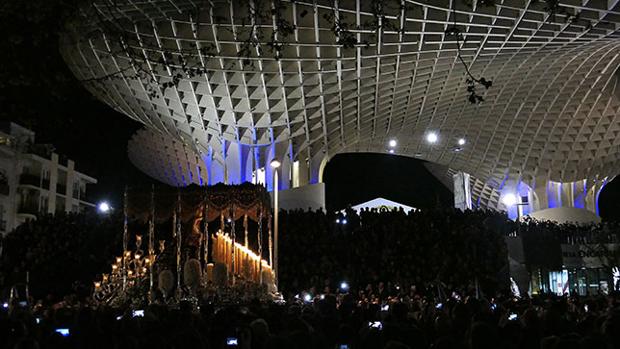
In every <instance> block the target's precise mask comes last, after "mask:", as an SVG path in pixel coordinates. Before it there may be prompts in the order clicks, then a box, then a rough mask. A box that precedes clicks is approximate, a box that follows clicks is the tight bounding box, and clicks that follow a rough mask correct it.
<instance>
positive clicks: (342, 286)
mask: <svg viewBox="0 0 620 349" xmlns="http://www.w3.org/2000/svg"><path fill="white" fill-rule="evenodd" d="M340 289H341V290H343V291H348V290H349V284H348V283H347V282H346V281H343V282H341V283H340Z"/></svg>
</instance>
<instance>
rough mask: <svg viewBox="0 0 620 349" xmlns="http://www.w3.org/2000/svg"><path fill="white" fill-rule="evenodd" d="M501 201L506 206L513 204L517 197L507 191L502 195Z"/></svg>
mask: <svg viewBox="0 0 620 349" xmlns="http://www.w3.org/2000/svg"><path fill="white" fill-rule="evenodd" d="M502 203H503V204H504V205H506V206H514V205H516V204H517V197H516V196H515V194H512V193H508V194H506V195H504V197H502Z"/></svg>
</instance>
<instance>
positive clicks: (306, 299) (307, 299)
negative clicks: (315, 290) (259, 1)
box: [304, 293, 312, 302]
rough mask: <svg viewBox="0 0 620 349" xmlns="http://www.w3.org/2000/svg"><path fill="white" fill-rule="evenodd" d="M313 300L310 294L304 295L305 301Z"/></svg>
mask: <svg viewBox="0 0 620 349" xmlns="http://www.w3.org/2000/svg"><path fill="white" fill-rule="evenodd" d="M311 300H312V296H311V295H310V294H309V293H306V294H305V295H304V301H306V302H310V301H311Z"/></svg>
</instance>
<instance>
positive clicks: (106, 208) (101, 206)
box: [97, 201, 112, 213]
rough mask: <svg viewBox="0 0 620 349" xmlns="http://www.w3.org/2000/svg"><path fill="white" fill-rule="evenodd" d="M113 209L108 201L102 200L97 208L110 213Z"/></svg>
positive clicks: (101, 211)
mask: <svg viewBox="0 0 620 349" xmlns="http://www.w3.org/2000/svg"><path fill="white" fill-rule="evenodd" d="M111 209H112V207H110V204H108V202H107V201H102V202H100V203H99V205H97V210H99V212H100V213H108V212H110V210H111Z"/></svg>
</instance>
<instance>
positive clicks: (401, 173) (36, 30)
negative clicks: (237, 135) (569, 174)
mask: <svg viewBox="0 0 620 349" xmlns="http://www.w3.org/2000/svg"><path fill="white" fill-rule="evenodd" d="M69 2H70V1H54V0H28V1H26V0H15V1H13V0H11V1H0V30H2V33H3V38H5V39H6V40H5V42H4V43H3V44H0V45H2V47H1V49H0V66H1V67H2V68H1V69H0V120H1V121H15V122H18V123H20V124H22V125H24V126H27V127H30V128H32V129H33V130H35V131H36V133H37V141H38V142H41V143H52V144H54V145H55V146H56V149H57V152H59V153H62V154H65V155H68V156H69V158H71V159H74V160H75V161H76V166H77V169H78V170H79V171H82V172H85V173H87V174H89V175H91V176H93V177H95V178H97V179H98V180H99V184H98V185H96V186H95V187H93V188H90V190H91V195H89V196H90V197H91V199H92V200H93V201H98V200H103V199H107V200H110V201H111V202H112V204H113V205H116V206H117V207H118V206H119V205H120V198H121V196H122V191H123V187H124V186H125V185H126V184H128V185H134V184H137V183H139V184H140V185H145V184H148V183H150V182H151V179H150V178H149V177H147V176H145V175H144V174H142V173H141V172H140V171H138V170H137V169H136V168H135V167H134V166H133V165H132V164H131V163H130V162H129V160H128V158H127V141H128V140H129V138H130V137H131V135H132V134H133V133H134V132H135V131H136V130H138V129H140V128H141V127H142V126H141V125H140V124H138V123H137V122H135V121H133V120H131V119H129V118H128V117H126V116H124V115H121V114H119V113H117V112H115V111H114V110H112V109H111V108H109V107H107V106H106V105H104V104H102V103H101V102H99V101H98V100H96V99H95V98H94V97H92V96H91V95H90V94H89V93H88V92H87V91H86V90H85V89H84V88H82V87H81V86H80V84H79V82H78V81H77V80H76V78H75V77H74V76H73V75H72V74H71V73H70V71H69V70H68V68H67V66H66V65H65V63H64V61H63V60H62V58H61V56H60V53H59V47H58V42H59V40H58V38H59V32H60V30H59V29H60V28H61V26H62V22H63V18H64V17H65V15H66V8H65V7H64V6H66V5H65V4H66V3H69ZM351 174H355V175H351ZM325 181H326V185H327V200H328V203H327V204H328V207H329V208H331V209H340V208H342V207H344V206H346V205H347V204H357V203H360V202H363V201H366V200H370V199H373V198H376V197H384V198H386V199H391V200H394V201H398V202H401V203H404V204H407V205H411V206H415V207H432V206H436V205H442V206H445V205H451V204H452V197H451V194H450V192H449V191H448V190H447V189H446V188H445V187H444V186H443V185H442V184H440V183H439V182H438V181H437V179H435V178H434V177H433V176H432V175H431V174H430V173H428V171H427V170H426V169H425V168H424V166H423V163H422V162H421V161H419V160H416V159H411V158H404V157H399V156H394V155H388V154H344V155H337V156H335V157H334V158H333V160H332V161H331V162H330V164H329V165H328V167H327V168H326V172H325ZM619 199H620V180H615V181H613V182H611V183H610V184H608V185H607V187H606V188H605V189H604V190H603V192H602V194H601V196H600V212H601V216H602V217H603V219H619V218H620V214H619V212H620V203H619V202H620V200H619Z"/></svg>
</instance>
